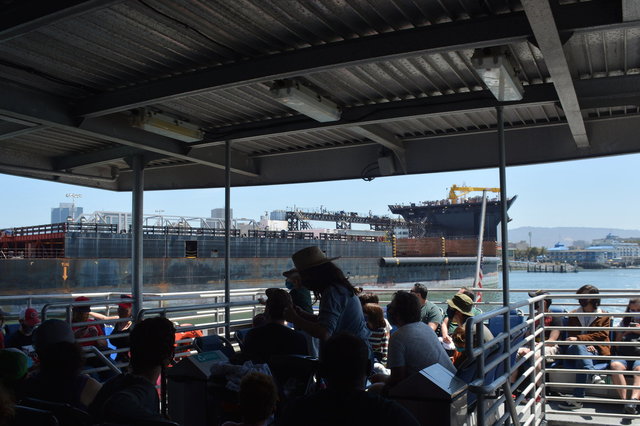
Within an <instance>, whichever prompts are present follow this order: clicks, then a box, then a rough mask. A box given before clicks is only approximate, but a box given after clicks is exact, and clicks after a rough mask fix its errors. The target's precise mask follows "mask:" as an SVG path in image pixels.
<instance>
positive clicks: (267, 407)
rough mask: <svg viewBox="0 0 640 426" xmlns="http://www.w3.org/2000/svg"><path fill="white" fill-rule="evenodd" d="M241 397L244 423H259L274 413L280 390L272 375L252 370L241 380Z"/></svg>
mask: <svg viewBox="0 0 640 426" xmlns="http://www.w3.org/2000/svg"><path fill="white" fill-rule="evenodd" d="M239 399H240V410H241V411H242V420H243V421H244V423H248V424H254V423H259V422H263V421H265V420H267V419H268V418H269V417H270V416H271V414H273V412H274V410H275V408H276V402H277V400H278V390H277V389H276V385H275V384H274V383H273V379H272V378H271V377H270V376H267V375H266V374H263V373H258V372H252V373H249V374H247V375H246V376H244V377H243V378H242V380H240V394H239Z"/></svg>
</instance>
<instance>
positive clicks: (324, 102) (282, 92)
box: [271, 80, 340, 123]
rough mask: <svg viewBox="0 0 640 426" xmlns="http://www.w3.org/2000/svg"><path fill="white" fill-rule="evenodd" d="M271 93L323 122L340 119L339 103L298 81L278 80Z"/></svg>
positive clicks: (283, 102)
mask: <svg viewBox="0 0 640 426" xmlns="http://www.w3.org/2000/svg"><path fill="white" fill-rule="evenodd" d="M271 95H272V96H273V97H274V99H275V100H277V101H278V102H280V103H282V104H284V105H286V106H288V107H289V108H291V109H295V110H296V111H298V112H299V113H301V114H304V115H306V116H307V117H309V118H313V119H314V120H316V121H319V122H321V123H325V122H328V121H338V120H340V109H339V108H338V105H336V104H335V103H334V102H332V101H330V100H329V99H327V98H325V97H324V96H321V95H319V94H318V93H316V92H314V91H313V90H311V89H310V88H308V87H305V86H303V85H301V84H300V83H298V82H297V81H294V80H283V81H278V82H276V84H275V86H273V87H272V88H271Z"/></svg>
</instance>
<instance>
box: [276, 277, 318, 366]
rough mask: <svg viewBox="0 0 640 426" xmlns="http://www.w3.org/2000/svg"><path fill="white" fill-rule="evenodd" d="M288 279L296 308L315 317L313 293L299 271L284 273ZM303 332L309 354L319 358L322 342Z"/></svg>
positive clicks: (288, 285)
mask: <svg viewBox="0 0 640 426" xmlns="http://www.w3.org/2000/svg"><path fill="white" fill-rule="evenodd" d="M282 275H284V276H285V277H286V281H285V283H284V284H285V286H286V287H287V289H289V295H290V296H291V300H292V302H293V305H294V306H297V307H299V308H300V309H301V310H302V311H304V312H306V313H308V314H311V315H313V302H312V301H311V292H310V291H309V289H308V288H306V287H305V286H303V285H302V278H300V274H299V273H298V270H297V269H295V268H294V269H290V270H288V271H285V272H283V274H282ZM298 331H299V332H301V333H302V334H303V335H304V337H305V339H307V352H308V354H309V355H311V356H313V357H316V358H317V357H318V351H319V348H320V341H319V340H318V339H317V338H316V337H313V336H311V335H310V334H308V333H306V332H304V331H302V330H298Z"/></svg>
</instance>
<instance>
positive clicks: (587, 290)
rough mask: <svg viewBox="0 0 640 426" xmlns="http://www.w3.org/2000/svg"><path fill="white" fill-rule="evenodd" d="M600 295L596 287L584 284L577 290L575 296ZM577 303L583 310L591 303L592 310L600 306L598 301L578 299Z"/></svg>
mask: <svg viewBox="0 0 640 426" xmlns="http://www.w3.org/2000/svg"><path fill="white" fill-rule="evenodd" d="M598 293H600V290H598V287H596V286H594V285H591V284H585V285H583V286H582V287H580V288H579V289H578V291H577V292H576V294H598ZM578 302H580V306H582V307H583V308H584V307H585V306H587V305H588V304H589V303H591V306H593V307H594V308H596V309H597V308H598V306H600V299H599V298H597V299H595V298H594V299H582V298H579V299H578Z"/></svg>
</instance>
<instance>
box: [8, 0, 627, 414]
mask: <svg viewBox="0 0 640 426" xmlns="http://www.w3.org/2000/svg"><path fill="white" fill-rule="evenodd" d="M0 16H1V17H2V18H1V19H0V49H1V50H2V61H1V62H0V94H1V96H0V142H1V143H0V173H7V174H12V175H17V176H23V177H29V178H34V179H44V180H50V181H56V182H62V183H69V184H75V185H84V186H90V187H95V188H102V189H105V190H112V191H131V193H132V212H133V226H132V235H133V249H132V262H133V273H132V293H133V295H134V313H135V316H136V317H138V316H140V315H145V312H147V311H145V309H146V305H145V303H146V302H145V292H144V289H143V288H142V268H141V265H142V258H143V256H144V254H143V251H142V213H143V200H144V191H145V190H156V189H180V188H225V204H226V206H225V207H226V210H227V215H226V216H227V220H226V224H227V226H226V229H227V230H229V229H230V226H229V217H230V214H229V211H230V208H231V188H232V187H239V186H256V185H272V184H286V183H302V182H315V181H323V180H339V179H350V178H364V179H373V178H383V177H385V176H393V175H402V174H421V173H437V172H441V171H450V170H470V169H479V168H489V167H498V173H499V177H500V187H501V194H500V195H501V199H503V200H504V199H507V183H508V182H507V179H506V172H505V170H506V167H508V166H514V165H522V164H537V163H543V162H550V161H563V160H574V159H581V158H592V157H598V156H609V155H618V154H626V153H635V152H640V139H638V138H637V137H636V136H637V134H638V133H639V130H640V114H639V112H640V111H639V110H638V108H639V107H638V105H640V92H639V90H638V88H639V87H640V84H639V83H640V80H639V79H640V73H638V70H639V69H640V55H639V54H638V52H639V51H640V49H639V47H640V46H639V45H640V37H639V34H640V32H639V31H638V28H639V27H640V8H638V5H637V2H635V1H634V0H587V1H577V0H575V1H574V0H563V1H555V0H484V1H482V2H477V1H475V0H457V1H448V0H422V1H414V2H390V1H374V2H371V1H365V0H348V1H345V2H329V3H325V2H320V1H308V2H300V3H295V5H293V6H292V5H291V4H290V3H283V2H280V1H279V0H271V1H265V2H256V1H252V0H234V1H216V2H211V3H208V2H199V1H186V2H174V1H171V0H144V1H143V0H138V1H122V0H104V1H81V0H79V1H66V2H48V3H47V2H37V1H19V0H8V1H4V2H2V5H1V6H0ZM506 223H507V215H506V209H504V210H503V215H502V227H503V228H502V233H501V235H502V238H503V239H504V241H503V243H504V242H507V241H508V232H507V228H506ZM227 247H228V231H227ZM228 252H229V250H226V253H225V271H226V276H227V277H228V276H229V273H228V271H229V269H228V267H229V261H230V259H229V256H228ZM503 264H504V265H505V266H506V265H508V259H506V254H505V258H504V259H503ZM504 271H505V272H503V281H502V282H503V291H504V297H503V305H504V307H502V308H501V309H499V310H497V311H493V313H492V314H489V313H487V315H489V316H490V315H503V316H504V319H505V320H504V324H505V327H504V335H502V339H503V340H502V341H503V342H504V343H503V344H501V343H496V345H498V344H500V345H501V347H502V349H503V353H504V360H503V361H504V362H505V363H506V367H509V365H510V359H511V358H510V350H511V349H513V348H512V347H511V345H510V344H509V343H507V342H509V340H508V339H507V336H513V333H514V330H513V329H509V327H507V325H508V323H509V310H510V309H511V308H514V309H517V308H519V306H510V303H509V294H510V288H509V280H508V268H507V267H505V268H504ZM603 297H604V296H603ZM65 303H66V302H65ZM218 303H220V304H221V305H220V307H219V309H222V310H223V311H224V316H223V317H224V334H225V335H226V336H227V337H229V338H231V336H232V334H233V329H232V325H233V321H232V316H231V309H232V308H233V307H234V303H236V302H232V298H231V292H230V288H229V285H228V280H227V282H226V283H225V290H224V292H223V296H219V300H218ZM239 303H245V302H239ZM160 309H168V308H162V307H161V308H160ZM196 309H197V308H196ZM176 312H178V311H176ZM480 319H481V320H485V319H489V317H488V316H483V317H481V318H480ZM527 324H528V323H527ZM530 325H531V324H528V326H530ZM532 332H534V333H535V330H532ZM498 337H500V334H499V335H498ZM498 340H499V339H498ZM532 342H533V340H532ZM532 344H533V343H532ZM483 353H484V352H481V353H478V354H476V356H477V358H478V359H479V360H482V359H483V358H482V357H483V355H482V354H483ZM539 359H540V360H542V358H539ZM525 361H526V360H525ZM479 362H480V365H482V363H483V361H479ZM496 362H497V361H496ZM539 362H543V361H539ZM490 365H491V364H490ZM514 365H517V364H514ZM482 370H483V369H482V368H481V369H480V371H482ZM509 370H510V368H506V371H509ZM478 380H480V379H478ZM474 383H475V382H474ZM505 383H506V381H505V379H504V375H500V376H498V378H497V379H496V380H493V381H492V382H491V383H487V384H484V381H482V384H481V383H480V382H478V383H475V384H474V385H473V389H475V390H476V391H479V392H480V394H479V395H478V400H479V401H480V402H482V400H483V398H484V397H483V394H484V393H490V392H493V391H494V390H495V389H497V388H498V387H504V384H505ZM534 383H536V382H534ZM549 385H550V384H549ZM608 386H614V385H608ZM533 387H535V385H534V386H533ZM505 389H506V387H505ZM539 389H542V388H539ZM540 392H541V390H540ZM540 395H542V394H540ZM503 396H504V390H503ZM498 400H500V398H498ZM534 401H535V399H534ZM549 401H550V403H551V404H553V403H552V400H551V397H549ZM502 402H503V404H502V405H503V406H504V408H503V409H504V411H502V412H501V411H500V410H498V409H496V410H495V411H496V412H497V415H498V416H499V417H504V415H507V413H509V414H513V413H514V407H516V405H515V404H512V403H511V399H510V398H504V401H502ZM519 406H520V404H517V407H519ZM517 407H516V409H515V410H516V411H517ZM531 407H537V408H539V409H541V410H542V412H543V413H545V414H544V415H542V416H539V417H537V416H535V415H534V416H530V418H532V420H531V421H530V422H527V421H524V422H523V423H524V424H534V423H535V424H540V423H541V422H543V421H547V414H548V415H549V416H551V415H552V414H553V415H555V414H556V413H555V412H554V411H555V410H552V409H550V410H547V406H546V405H538V404H533V403H532V404H531V405H530V408H531ZM551 407H553V405H551ZM501 413H504V415H502V414H501ZM492 414H493V412H492V411H491V410H490V409H487V410H483V409H481V410H478V411H477V422H478V424H488V423H490V421H489V420H487V418H488V417H490V416H491V415H492ZM604 414H605V413H598V415H599V416H601V417H602V418H604V417H608V416H604ZM594 418H595V417H594ZM598 418H600V417H598ZM614 418H615V419H616V420H618V421H620V419H621V416H619V415H615V416H614ZM550 420H551V419H550V418H549V421H550ZM505 421H507V420H505ZM511 421H512V422H514V423H518V421H517V420H516V417H515V416H512V417H511ZM583 421H585V420H584V419H583Z"/></svg>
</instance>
